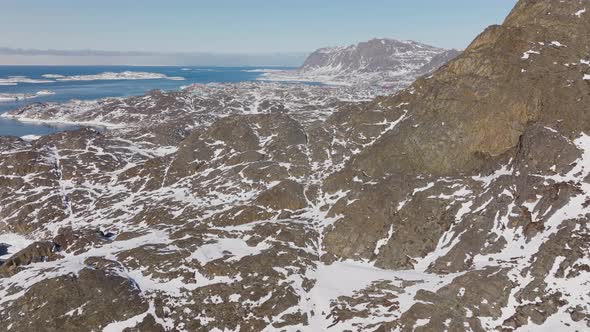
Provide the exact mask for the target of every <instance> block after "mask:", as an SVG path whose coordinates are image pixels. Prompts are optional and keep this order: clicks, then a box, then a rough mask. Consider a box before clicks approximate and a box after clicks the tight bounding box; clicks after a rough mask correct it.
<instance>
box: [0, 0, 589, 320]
mask: <svg viewBox="0 0 590 332" xmlns="http://www.w3.org/2000/svg"><path fill="white" fill-rule="evenodd" d="M586 8H588V9H590V1H589V0H571V1H560V0H521V1H519V2H518V3H517V5H516V7H515V8H514V10H513V11H512V12H511V13H510V15H509V16H508V18H507V19H506V21H505V22H504V24H503V25H501V26H493V27H490V28H488V29H486V30H485V31H484V32H483V33H482V34H481V35H480V36H479V37H477V38H476V40H474V41H473V43H472V44H471V45H470V46H469V47H468V48H467V49H466V50H465V52H464V53H463V54H461V55H460V56H458V57H457V58H455V59H454V60H452V61H450V62H449V63H448V64H446V65H444V66H443V67H441V68H440V69H439V70H437V71H436V72H435V73H434V74H433V75H432V76H429V77H423V78H420V79H418V80H417V81H416V82H414V83H413V84H412V85H411V86H410V87H409V88H408V89H406V90H403V91H401V92H399V93H397V94H395V95H390V96H382V97H377V98H376V99H371V100H367V95H366V91H363V90H362V89H360V90H358V89H334V88H326V87H313V86H298V85H280V84H235V85H220V86H198V85H197V86H192V87H189V88H187V89H184V90H182V91H179V92H172V93H164V92H152V93H149V94H147V95H146V96H144V97H135V98H129V99H126V100H105V101H100V102H94V103H88V104H80V103H76V102H72V103H69V104H66V105H48V104H43V105H39V104H37V105H33V106H29V107H26V108H23V109H20V110H16V111H14V112H12V113H11V114H9V116H12V117H15V118H21V119H41V120H51V119H56V118H57V119H68V121H79V122H88V123H96V122H99V121H103V122H108V125H109V126H110V129H108V130H107V131H106V132H104V133H101V132H98V131H96V130H92V129H83V130H79V131H74V132H64V133H59V134H55V135H50V136H46V137H43V138H41V139H39V140H35V141H33V142H25V141H23V140H21V139H18V138H14V137H2V138H0V184H2V185H1V186H0V218H1V219H0V220H1V222H0V260H2V261H3V263H2V265H1V266H0V330H6V331H55V330H58V329H59V330H61V331H91V330H96V331H101V330H102V331H123V330H125V331H227V330H230V331H323V330H328V331H331V330H333V331H468V330H472V331H498V330H499V331H517V330H518V331H530V330H555V331H585V330H588V329H589V328H590V284H589V280H590V229H589V224H588V217H589V213H590V136H589V134H588V133H589V132H590V116H589V115H588V114H587V113H588V109H589V108H590V43H589V42H588V36H590V13H587V12H586Z"/></svg>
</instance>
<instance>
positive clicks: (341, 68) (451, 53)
mask: <svg viewBox="0 0 590 332" xmlns="http://www.w3.org/2000/svg"><path fill="white" fill-rule="evenodd" d="M458 54H460V52H459V51H457V50H445V49H441V48H437V47H434V46H430V45H426V44H422V43H417V42H414V41H399V40H395V39H372V40H370V41H367V42H362V43H359V44H357V45H350V46H348V47H333V48H322V49H319V50H317V51H315V52H313V53H312V54H311V55H309V57H308V58H307V59H306V60H305V63H304V64H303V66H302V67H301V68H299V69H298V70H296V71H281V72H276V71H273V72H270V73H267V74H265V75H264V76H263V79H269V80H282V81H284V80H292V81H312V82H322V83H327V84H335V85H357V86H358V85H379V86H387V87H390V88H396V89H401V88H404V87H407V86H408V85H410V84H411V83H412V82H413V81H414V80H415V79H416V78H417V77H419V76H422V75H426V74H429V73H431V72H433V71H434V70H436V69H438V68H439V67H440V66H442V65H443V64H445V63H446V62H448V61H449V60H451V59H453V58H454V57H456V56H457V55H458ZM389 92H390V93H391V90H390V91H389Z"/></svg>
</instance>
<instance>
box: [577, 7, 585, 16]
mask: <svg viewBox="0 0 590 332" xmlns="http://www.w3.org/2000/svg"><path fill="white" fill-rule="evenodd" d="M585 12H586V8H584V9H580V10H578V11H577V12H576V13H575V14H574V15H576V16H577V17H582V14H584V13H585Z"/></svg>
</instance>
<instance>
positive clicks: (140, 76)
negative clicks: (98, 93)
mask: <svg viewBox="0 0 590 332" xmlns="http://www.w3.org/2000/svg"><path fill="white" fill-rule="evenodd" d="M154 79H167V80H173V81H183V80H185V78H184V77H169V76H166V75H164V74H160V73H148V72H134V71H124V72H119V73H115V72H104V73H100V74H96V75H75V76H64V77H60V78H57V81H116V80H154Z"/></svg>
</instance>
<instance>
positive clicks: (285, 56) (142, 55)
mask: <svg viewBox="0 0 590 332" xmlns="http://www.w3.org/2000/svg"><path fill="white" fill-rule="evenodd" d="M308 54H309V53H305V52H300V53H260V54H246V53H242V54H240V53H235V54H232V53H208V52H194V53H190V52H186V53H181V52H176V53H159V52H135V51H131V52H120V51H101V50H39V49H20V48H7V47H0V65H137V66H140V65H161V66H284V67H298V66H300V65H301V63H303V61H304V60H305V58H306V57H307V55H308Z"/></svg>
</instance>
